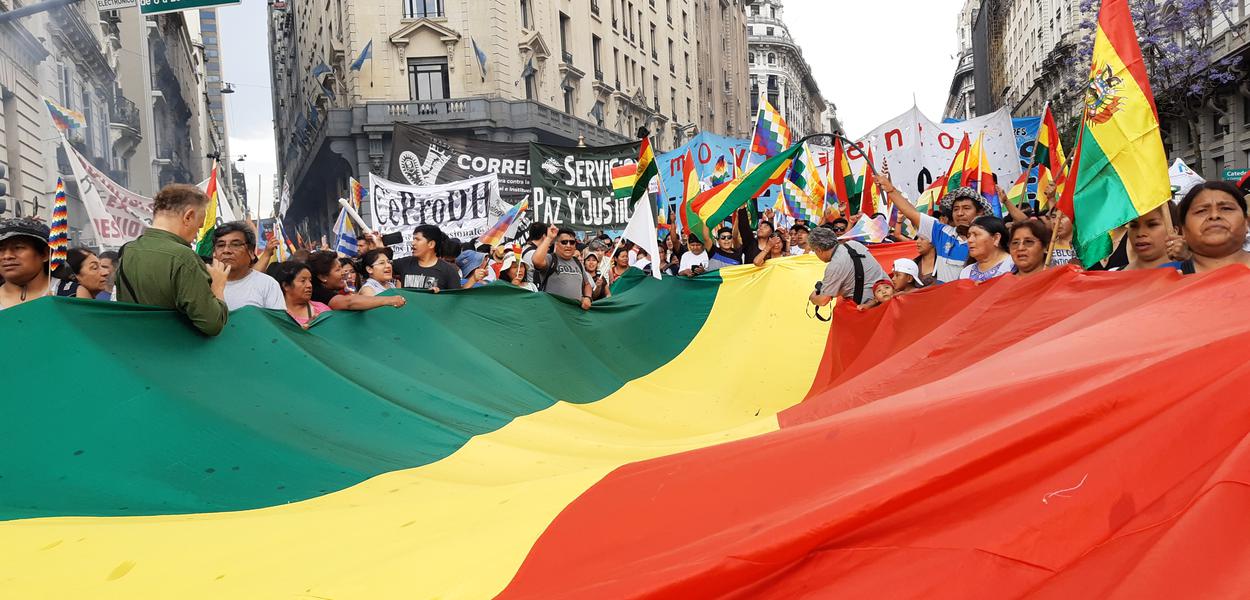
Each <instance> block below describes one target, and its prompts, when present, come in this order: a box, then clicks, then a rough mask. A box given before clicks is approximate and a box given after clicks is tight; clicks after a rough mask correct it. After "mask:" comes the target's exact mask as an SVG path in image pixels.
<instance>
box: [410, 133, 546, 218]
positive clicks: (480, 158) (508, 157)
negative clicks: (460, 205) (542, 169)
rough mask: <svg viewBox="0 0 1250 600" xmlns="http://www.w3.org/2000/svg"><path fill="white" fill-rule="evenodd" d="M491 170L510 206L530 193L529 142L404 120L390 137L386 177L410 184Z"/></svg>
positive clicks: (460, 178)
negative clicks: (462, 134) (443, 130)
mask: <svg viewBox="0 0 1250 600" xmlns="http://www.w3.org/2000/svg"><path fill="white" fill-rule="evenodd" d="M491 173H494V174H496V175H498V176H499V196H500V198H502V199H503V200H504V202H507V203H508V205H509V206H512V205H515V204H517V203H519V202H521V200H522V199H524V198H525V197H526V196H528V195H529V194H530V155H529V144H525V143H520V144H518V143H511V142H485V141H479V140H467V139H463V138H453V137H446V136H442V135H438V134H436V133H431V132H429V131H426V130H424V129H421V128H420V127H414V126H412V125H407V124H404V123H396V124H395V132H394V134H392V137H391V169H390V172H389V173H388V174H387V178H388V179H390V180H391V181H394V182H396V183H405V184H409V185H438V184H443V183H452V182H456V181H464V180H466V179H473V178H475V177H481V176H482V175H489V174H491Z"/></svg>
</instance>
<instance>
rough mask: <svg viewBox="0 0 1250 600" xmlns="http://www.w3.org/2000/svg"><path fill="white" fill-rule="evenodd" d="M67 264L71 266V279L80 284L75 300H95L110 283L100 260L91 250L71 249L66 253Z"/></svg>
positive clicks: (76, 290) (75, 293) (77, 287)
mask: <svg viewBox="0 0 1250 600" xmlns="http://www.w3.org/2000/svg"><path fill="white" fill-rule="evenodd" d="M65 263H66V265H68V266H69V271H70V279H71V280H72V281H73V282H74V283H76V284H78V285H77V286H75V288H76V289H75V290H74V297H75V298H83V299H85V300H94V299H95V297H96V296H98V295H100V292H103V291H104V290H105V287H104V286H105V285H107V283H108V282H107V280H106V279H105V275H104V269H102V268H100V259H99V258H97V257H96V255H95V254H94V253H92V252H91V251H90V250H86V249H84V248H71V249H70V250H69V251H68V252H66V253H65Z"/></svg>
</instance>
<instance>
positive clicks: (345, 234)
mask: <svg viewBox="0 0 1250 600" xmlns="http://www.w3.org/2000/svg"><path fill="white" fill-rule="evenodd" d="M359 239H360V238H359V237H358V236H357V235H356V226H355V224H354V223H352V219H351V217H349V216H348V215H347V209H346V208H340V209H339V217H338V219H335V221H334V251H335V252H338V253H339V254H342V255H343V256H349V257H351V258H357V256H358V252H357V250H356V242H357V241H358V240H359Z"/></svg>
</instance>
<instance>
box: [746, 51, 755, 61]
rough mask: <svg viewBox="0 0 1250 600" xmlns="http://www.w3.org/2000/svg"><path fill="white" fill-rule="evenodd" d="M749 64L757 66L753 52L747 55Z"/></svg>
mask: <svg viewBox="0 0 1250 600" xmlns="http://www.w3.org/2000/svg"><path fill="white" fill-rule="evenodd" d="M747 62H749V63H751V64H755V53H754V52H751V53H749V54H747Z"/></svg>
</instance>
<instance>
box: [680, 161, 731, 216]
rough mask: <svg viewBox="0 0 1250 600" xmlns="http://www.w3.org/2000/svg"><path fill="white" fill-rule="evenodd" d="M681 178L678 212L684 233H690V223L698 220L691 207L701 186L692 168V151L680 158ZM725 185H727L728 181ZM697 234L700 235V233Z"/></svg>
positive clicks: (697, 175)
mask: <svg viewBox="0 0 1250 600" xmlns="http://www.w3.org/2000/svg"><path fill="white" fill-rule="evenodd" d="M681 177H682V196H681V209H680V210H679V211H678V212H679V213H680V214H681V222H682V225H683V228H684V231H685V232H686V233H690V227H691V223H694V222H696V221H698V220H699V216H698V215H696V214H695V213H694V209H693V208H692V205H693V204H694V201H695V199H696V198H698V197H699V192H701V191H702V189H701V186H700V185H699V174H698V173H697V172H696V171H695V168H694V151H693V150H687V151H686V155H685V156H683V157H681ZM731 181H732V180H731ZM725 183H728V181H727V182H725ZM720 185H724V184H720ZM713 187H715V186H713ZM698 233H700V235H702V232H701V231H700V232H698Z"/></svg>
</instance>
